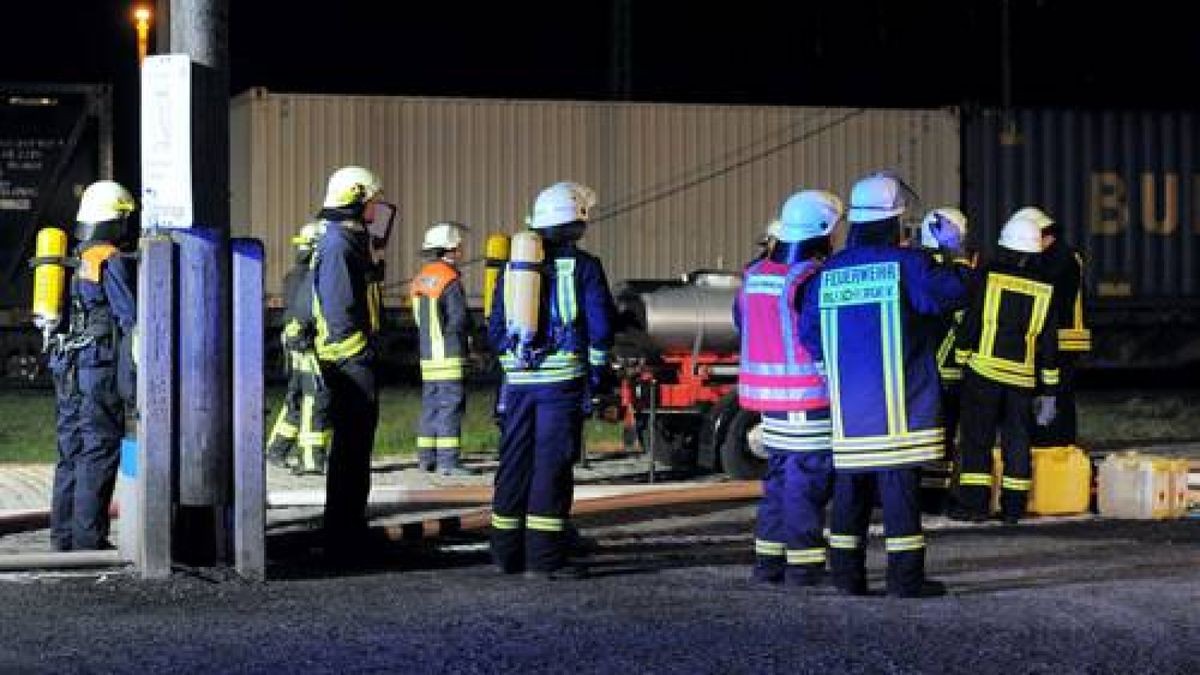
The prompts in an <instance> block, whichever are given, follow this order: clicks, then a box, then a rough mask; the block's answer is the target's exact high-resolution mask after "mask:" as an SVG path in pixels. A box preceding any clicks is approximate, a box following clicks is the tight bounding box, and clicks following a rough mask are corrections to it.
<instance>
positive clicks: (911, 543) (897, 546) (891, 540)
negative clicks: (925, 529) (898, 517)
mask: <svg viewBox="0 0 1200 675" xmlns="http://www.w3.org/2000/svg"><path fill="white" fill-rule="evenodd" d="M884 548H886V549H887V552H888V553H903V552H905V551H919V550H921V549H923V548H925V535H923V534H914V535H910V536H907V537H887V538H886V539H884Z"/></svg>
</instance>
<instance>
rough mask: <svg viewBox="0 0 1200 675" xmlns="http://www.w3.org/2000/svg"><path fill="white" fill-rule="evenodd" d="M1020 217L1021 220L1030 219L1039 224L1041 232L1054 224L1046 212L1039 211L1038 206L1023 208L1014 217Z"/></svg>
mask: <svg viewBox="0 0 1200 675" xmlns="http://www.w3.org/2000/svg"><path fill="white" fill-rule="evenodd" d="M1018 216H1019V217H1021V218H1028V219H1029V220H1032V221H1033V222H1034V223H1036V224H1037V226H1038V229H1039V230H1044V229H1046V228H1047V227H1050V226H1051V225H1053V224H1054V219H1053V218H1051V217H1050V216H1048V215H1046V212H1045V211H1043V210H1041V209H1039V208H1038V207H1036V206H1026V207H1023V208H1021V209H1019V210H1017V212H1016V213H1014V214H1013V215H1012V217H1013V218H1017V217H1018ZM1010 220H1011V218H1010Z"/></svg>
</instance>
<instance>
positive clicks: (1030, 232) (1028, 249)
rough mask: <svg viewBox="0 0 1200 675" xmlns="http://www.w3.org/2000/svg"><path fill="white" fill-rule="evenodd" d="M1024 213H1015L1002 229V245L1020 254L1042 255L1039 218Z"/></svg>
mask: <svg viewBox="0 0 1200 675" xmlns="http://www.w3.org/2000/svg"><path fill="white" fill-rule="evenodd" d="M1022 211H1024V209H1022ZM1022 211H1018V212H1016V213H1014V214H1013V215H1012V217H1011V218H1009V219H1008V222H1007V223H1005V224H1004V227H1003V228H1001V229H1000V245H1001V246H1003V247H1004V248H1006V249H1008V250H1010V251H1016V252H1018V253H1041V252H1042V228H1041V226H1040V225H1039V224H1038V218H1037V217H1036V214H1030V213H1022Z"/></svg>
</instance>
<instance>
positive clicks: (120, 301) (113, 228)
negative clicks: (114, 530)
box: [49, 180, 137, 551]
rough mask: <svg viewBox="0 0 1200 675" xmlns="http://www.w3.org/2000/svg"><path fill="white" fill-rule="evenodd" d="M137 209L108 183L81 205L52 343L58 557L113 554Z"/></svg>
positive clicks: (133, 315) (53, 531)
mask: <svg viewBox="0 0 1200 675" xmlns="http://www.w3.org/2000/svg"><path fill="white" fill-rule="evenodd" d="M135 208H136V204H135V202H134V200H133V196H132V195H131V194H130V193H129V191H128V190H126V189H125V188H124V187H122V186H121V185H120V184H119V183H116V182H113V181H110V180H102V181H97V182H95V183H92V184H91V185H89V186H88V187H87V189H86V190H84V191H83V195H82V196H81V197H80V200H79V213H78V215H77V216H76V221H77V222H76V226H75V240H76V242H77V246H76V255H77V257H78V265H79V266H78V269H77V270H76V272H75V274H74V278H73V279H72V281H71V284H70V309H69V320H68V324H67V325H68V328H67V330H66V331H65V332H63V333H59V334H57V335H55V336H54V340H53V344H52V347H51V351H50V360H49V365H50V370H51V372H52V374H53V376H54V388H55V394H56V398H57V412H58V423H57V427H58V428H57V434H58V462H57V463H56V464H55V467H54V494H53V498H52V502H53V504H52V507H51V512H50V513H51V515H50V541H51V546H52V547H53V548H54V549H55V550H57V551H79V550H93V549H104V548H112V545H111V543H110V542H109V541H108V533H109V518H108V509H109V504H110V502H111V501H112V493H113V486H114V485H115V482H116V475H117V464H118V463H119V461H120V447H121V438H122V436H124V434H125V411H126V408H127V406H128V402H130V401H132V399H133V396H134V394H133V391H132V386H131V384H130V383H131V381H132V373H133V363H132V353H131V347H130V344H131V342H132V338H133V330H134V325H135V323H136V321H137V298H136V295H135V289H136V288H137V285H136V279H137V271H136V266H135V264H134V263H133V258H132V257H131V256H127V255H123V254H122V248H125V247H127V246H128V245H129V244H131V243H132V242H134V241H135V240H136V231H135V229H134V227H133V226H131V224H130V218H129V216H130V214H131V213H132V212H133V210H134V209H135ZM119 385H120V386H119Z"/></svg>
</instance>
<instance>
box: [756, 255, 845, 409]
mask: <svg viewBox="0 0 1200 675" xmlns="http://www.w3.org/2000/svg"><path fill="white" fill-rule="evenodd" d="M819 268H820V264H819V263H815V262H813V261H811V260H806V261H804V262H800V263H796V264H794V265H791V266H788V265H785V264H783V263H778V262H772V261H770V260H761V261H759V262H756V263H754V264H753V265H751V266H750V267H749V268H748V269H747V270H746V274H745V279H744V281H743V282H742V290H741V292H740V293H739V294H738V303H739V307H740V309H741V315H742V352H741V365H740V366H739V369H738V402H739V403H741V406H742V407H743V408H745V409H747V410H759V411H763V412H766V411H775V412H784V411H790V410H818V409H820V408H828V407H829V392H828V390H827V389H826V388H825V376H824V375H823V374H822V373H821V372H820V371H819V370H818V369H817V365H816V364H815V363H814V362H813V360H812V357H811V356H810V355H809V353H808V351H807V350H805V349H804V347H803V346H801V344H800V336H799V335H798V334H797V321H796V319H797V316H798V315H799V312H797V310H796V292H797V291H798V289H799V288H800V286H801V285H802V284H803V283H804V281H805V280H806V279H808V278H809V277H810V276H812V275H813V274H814V273H815V272H816V271H817V270H818V269H819Z"/></svg>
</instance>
